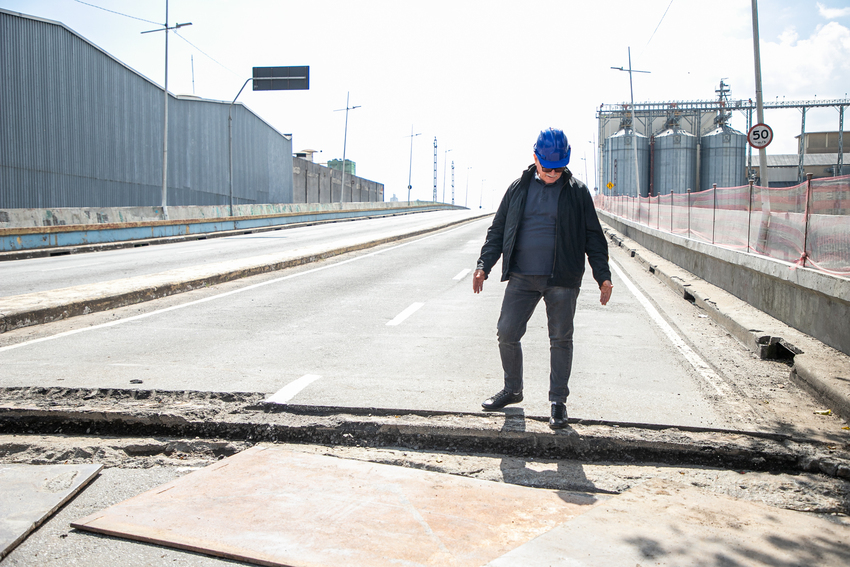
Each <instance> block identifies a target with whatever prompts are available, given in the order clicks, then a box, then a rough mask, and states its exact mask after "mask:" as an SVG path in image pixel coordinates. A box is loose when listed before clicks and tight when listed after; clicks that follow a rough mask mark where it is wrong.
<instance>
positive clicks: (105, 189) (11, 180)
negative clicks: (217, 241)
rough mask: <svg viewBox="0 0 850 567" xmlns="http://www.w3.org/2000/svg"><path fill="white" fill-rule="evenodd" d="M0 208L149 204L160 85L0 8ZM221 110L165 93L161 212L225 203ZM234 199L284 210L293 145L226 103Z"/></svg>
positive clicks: (158, 181) (156, 159) (157, 185)
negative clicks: (230, 124) (230, 119)
mask: <svg viewBox="0 0 850 567" xmlns="http://www.w3.org/2000/svg"><path fill="white" fill-rule="evenodd" d="M0 65H2V81H0V208H47V207H128V206H157V205H160V204H161V202H162V196H161V193H162V128H163V124H162V105H163V94H162V88H161V87H159V86H157V85H156V84H154V83H153V82H151V81H150V80H148V79H146V78H145V77H143V76H142V75H139V74H138V73H136V72H135V71H133V70H132V69H130V68H129V67H127V66H125V65H124V64H122V63H121V62H119V61H118V60H116V59H114V58H113V57H111V56H110V55H108V54H107V53H105V52H104V51H102V50H101V49H99V48H98V47H96V46H95V45H93V44H91V43H89V42H88V41H86V40H85V39H83V38H82V37H80V36H79V35H77V34H76V33H74V32H72V31H71V30H69V29H68V28H66V27H65V26H63V25H62V24H59V23H56V22H50V21H47V20H42V19H39V18H33V17H28V16H21V15H19V14H16V13H14V12H8V11H5V10H0ZM227 107H228V103H221V102H217V101H204V100H197V99H188V100H187V99H183V98H179V99H178V98H174V97H171V98H170V99H169V103H168V111H169V112H168V120H169V128H168V134H169V135H168V154H169V155H168V177H169V183H168V185H169V189H168V194H169V195H168V197H169V198H168V204H169V205H222V204H227V203H229V175H228V171H229V170H228V163H229V160H228V148H227V140H228V131H227ZM233 116H234V120H233V127H234V131H233V133H234V137H233V142H234V152H233V158H234V179H233V185H234V203H236V204H238V203H267V202H271V203H290V202H292V198H293V192H292V159H291V156H292V148H291V142H290V140H288V139H286V138H285V137H284V136H283V135H281V134H280V133H279V132H277V131H276V130H275V129H274V128H272V127H270V126H269V125H268V124H266V123H265V122H263V121H262V120H261V119H259V118H258V117H257V116H256V115H255V114H253V113H252V112H250V111H249V110H247V109H246V108H245V107H244V106H242V105H239V104H237V105H234V108H233Z"/></svg>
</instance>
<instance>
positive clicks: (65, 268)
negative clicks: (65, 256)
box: [39, 262, 103, 272]
mask: <svg viewBox="0 0 850 567" xmlns="http://www.w3.org/2000/svg"><path fill="white" fill-rule="evenodd" d="M101 264H103V262H91V263H89V264H76V265H73V266H65V267H63V268H47V269H46V270H39V271H40V272H58V271H60V270H73V269H75V268H88V267H89V266H100V265H101Z"/></svg>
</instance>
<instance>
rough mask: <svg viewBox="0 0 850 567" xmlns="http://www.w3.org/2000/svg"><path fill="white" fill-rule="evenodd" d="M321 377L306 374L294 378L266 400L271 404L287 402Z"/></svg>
mask: <svg viewBox="0 0 850 567" xmlns="http://www.w3.org/2000/svg"><path fill="white" fill-rule="evenodd" d="M319 378H321V376H318V375H316V374H305V375H304V376H302V377H301V378H299V379H298V380H294V381H292V382H290V383H289V384H287V385H286V386H284V387H283V388H281V389H280V390H278V391H277V392H275V393H274V394H272V395H271V396H269V397H268V398H266V399H265V400H264V401H265V402H268V403H271V404H285V403H287V402H288V401H289V400H291V399H292V398H294V397H295V396H297V395H298V393H299V392H300V391H301V390H303V389H304V388H306V387H307V386H309V385H310V384H312V383H313V382H315V381H316V380H318V379H319Z"/></svg>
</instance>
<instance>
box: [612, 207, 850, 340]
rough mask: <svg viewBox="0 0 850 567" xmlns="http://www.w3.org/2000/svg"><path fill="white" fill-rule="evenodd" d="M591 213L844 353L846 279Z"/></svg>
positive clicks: (849, 284)
mask: <svg viewBox="0 0 850 567" xmlns="http://www.w3.org/2000/svg"><path fill="white" fill-rule="evenodd" d="M597 214H598V215H599V218H600V220H601V221H603V222H604V223H606V224H608V225H609V226H611V227H612V228H614V229H615V230H617V231H618V232H620V233H621V234H623V235H625V236H627V237H628V238H631V239H632V240H634V241H635V242H637V243H638V244H640V245H641V246H643V247H644V248H647V249H649V250H651V251H652V252H655V253H656V254H658V255H659V256H661V257H663V258H665V259H667V260H669V261H671V262H673V263H674V264H676V265H678V266H680V267H682V268H683V269H685V270H687V271H689V272H691V273H692V274H694V275H696V276H697V277H699V278H702V279H704V280H705V281H707V282H709V283H711V284H713V285H716V286H717V287H720V288H722V289H724V290H726V291H728V292H729V293H731V294H733V295H735V296H736V297H738V298H740V299H742V300H744V301H746V302H747V303H749V304H750V305H752V306H753V307H755V308H757V309H759V310H760V311H763V312H765V313H767V314H768V315H770V316H772V317H774V318H776V319H779V320H780V321H782V322H783V323H785V324H787V325H790V326H792V327H794V328H795V329H797V330H799V331H801V332H803V333H805V334H807V335H810V336H812V337H814V338H816V339H818V340H819V341H821V342H823V343H824V344H827V345H829V346H831V347H833V348H835V349H837V350H839V351H841V352H843V353H845V354H848V355H850V279H847V278H842V277H838V276H832V275H829V274H824V273H822V272H818V271H815V270H812V269H809V268H799V267H797V266H795V265H794V264H790V263H788V262H782V261H778V260H772V259H770V258H766V257H764V256H759V255H756V254H748V253H744V252H738V251H735V250H729V249H726V248H721V247H719V246H713V245H711V244H708V243H705V242H700V241H696V240H691V239H688V238H684V237H681V236H678V235H674V234H670V233H667V232H663V231H659V230H655V229H652V228H649V227H646V226H642V225H638V224H637V223H634V222H632V221H628V220H624V219H621V218H619V217H615V216H613V215H611V214H609V213H606V212H604V211H599V210H597Z"/></svg>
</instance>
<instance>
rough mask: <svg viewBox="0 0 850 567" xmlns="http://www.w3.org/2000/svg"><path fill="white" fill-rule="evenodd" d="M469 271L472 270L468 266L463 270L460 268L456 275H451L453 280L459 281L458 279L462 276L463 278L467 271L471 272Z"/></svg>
mask: <svg viewBox="0 0 850 567" xmlns="http://www.w3.org/2000/svg"><path fill="white" fill-rule="evenodd" d="M471 271H472V270H470V269H469V268H467V269H465V270H461V271H460V273H459V274H458V275H456V276H455V277H453V278H452V279H453V280H455V281H460V280H462V279H463V278H465V277H466V274H468V273H469V272H471Z"/></svg>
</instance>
